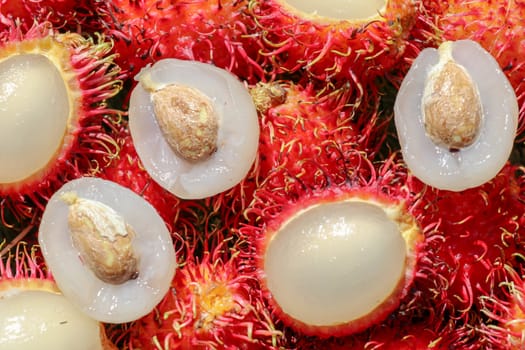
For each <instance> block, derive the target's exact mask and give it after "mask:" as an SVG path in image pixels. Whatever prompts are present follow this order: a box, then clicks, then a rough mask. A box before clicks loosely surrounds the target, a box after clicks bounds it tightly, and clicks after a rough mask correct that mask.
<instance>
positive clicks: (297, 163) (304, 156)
mask: <svg viewBox="0 0 525 350" xmlns="http://www.w3.org/2000/svg"><path fill="white" fill-rule="evenodd" d="M279 86H280V87H281V88H282V89H283V90H284V91H285V92H286V98H285V99H284V100H283V101H282V102H281V103H278V104H276V105H275V106H273V107H270V108H268V109H267V110H265V111H261V112H260V123H261V136H260V144H259V155H258V161H257V162H258V166H257V172H258V179H259V182H261V181H263V180H264V179H265V178H266V177H267V176H268V175H269V174H270V173H272V172H275V171H280V170H284V171H280V173H281V174H282V175H284V174H286V175H289V176H292V177H297V179H299V180H300V181H303V182H305V183H307V184H308V185H309V186H313V185H314V184H316V185H318V186H324V185H326V184H327V183H326V181H325V180H326V179H327V178H328V177H330V181H332V182H334V183H343V182H345V181H346V176H347V174H348V173H351V172H352V171H353V168H354V167H355V165H356V163H359V162H360V156H359V155H358V154H359V153H360V152H367V153H368V154H369V155H370V157H372V156H373V154H375V152H376V151H377V148H378V145H380V144H381V142H382V140H383V139H384V137H385V133H384V129H383V127H382V126H381V125H380V122H379V120H378V115H377V114H376V111H377V110H376V109H375V108H377V107H375V108H374V107H371V108H370V110H367V107H368V106H366V104H362V105H360V106H359V107H354V106H353V104H354V103H356V102H355V101H356V100H359V97H360V96H359V95H358V96H359V97H357V98H356V96H355V95H354V93H357V94H359V93H358V92H355V91H351V90H347V89H344V88H342V89H340V90H337V91H334V92H332V93H330V94H327V95H326V94H325V95H322V93H321V92H319V91H316V90H315V89H314V88H313V87H312V86H311V85H308V86H306V87H301V86H299V85H293V84H288V83H281V84H280V85H279ZM356 104H359V102H357V103H356ZM275 179H276V177H274V181H275Z"/></svg>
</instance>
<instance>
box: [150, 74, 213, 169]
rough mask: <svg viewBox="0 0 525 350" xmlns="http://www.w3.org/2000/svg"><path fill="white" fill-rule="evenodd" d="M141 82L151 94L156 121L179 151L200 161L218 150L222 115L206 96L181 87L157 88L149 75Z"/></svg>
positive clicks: (193, 159) (170, 85)
mask: <svg viewBox="0 0 525 350" xmlns="http://www.w3.org/2000/svg"><path fill="white" fill-rule="evenodd" d="M140 82H141V84H142V86H144V88H145V89H146V90H148V91H149V92H150V93H151V99H152V102H153V110H154V112H155V118H156V119H157V122H158V123H159V127H160V129H161V131H162V133H163V135H164V138H165V139H166V141H167V142H168V144H169V145H170V146H171V148H172V149H173V150H174V151H175V152H177V153H178V154H179V155H180V156H181V157H182V158H184V159H186V160H188V161H199V160H203V159H206V158H208V157H209V156H210V155H211V154H212V153H213V152H215V151H216V150H217V137H218V130H219V116H218V115H217V113H216V111H215V109H214V107H213V103H212V101H211V100H210V99H209V98H208V97H207V96H206V95H204V94H203V93H202V92H200V91H199V90H197V89H195V88H192V87H189V86H184V85H179V84H168V85H166V86H160V87H159V86H155V84H154V82H153V81H152V80H151V78H150V77H149V75H148V74H147V73H145V74H144V75H143V77H142V78H141V80H140Z"/></svg>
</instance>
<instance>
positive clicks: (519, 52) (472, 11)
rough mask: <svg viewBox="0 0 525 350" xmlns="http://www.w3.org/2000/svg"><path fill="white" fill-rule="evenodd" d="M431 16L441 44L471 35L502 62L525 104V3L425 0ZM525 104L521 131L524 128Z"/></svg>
mask: <svg viewBox="0 0 525 350" xmlns="http://www.w3.org/2000/svg"><path fill="white" fill-rule="evenodd" d="M423 4H424V6H425V7H428V9H427V10H428V11H427V17H428V18H430V22H432V23H433V30H434V33H429V34H430V35H429V37H431V38H433V39H434V41H435V42H437V43H438V44H439V43H441V42H442V41H447V40H450V41H454V40H462V39H470V40H473V41H476V42H478V43H479V44H480V45H481V46H482V47H483V48H484V49H485V50H487V51H488V52H489V53H490V54H492V56H494V58H495V59H496V60H497V62H498V63H499V65H500V67H501V69H502V70H503V72H504V73H505V75H506V77H507V78H508V79H509V81H510V83H511V85H512V87H513V88H514V90H515V92H516V96H517V97H518V102H519V105H520V106H523V105H524V104H525V65H524V64H523V61H522V57H523V53H524V52H525V46H524V42H525V34H524V33H525V24H524V22H523V16H525V3H523V1H516V0H492V1H483V0H474V1H470V0H453V1H446V2H444V1H432V0H425V1H423ZM524 115H525V110H524V109H523V107H522V108H521V111H520V124H519V134H521V133H522V132H523V131H524V128H525V126H524V123H523V119H524V118H525V116H524Z"/></svg>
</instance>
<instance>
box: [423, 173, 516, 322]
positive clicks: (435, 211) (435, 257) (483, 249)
mask: <svg viewBox="0 0 525 350" xmlns="http://www.w3.org/2000/svg"><path fill="white" fill-rule="evenodd" d="M413 191H418V189H417V187H415V186H414V187H413ZM422 201H424V203H425V206H424V215H421V224H422V225H423V226H425V225H433V226H434V229H433V230H432V231H431V232H429V234H428V235H427V239H426V240H425V246H424V248H423V249H424V250H425V258H424V259H421V262H420V269H419V276H420V277H421V278H416V280H415V282H414V284H415V287H416V288H417V289H418V290H419V291H420V292H421V293H422V294H423V295H426V296H427V298H428V299H429V300H432V301H433V304H434V307H435V310H436V313H437V314H438V315H439V316H438V317H450V318H452V319H456V320H465V319H468V318H470V317H472V315H471V314H472V312H479V311H480V310H481V306H480V305H481V302H480V298H481V297H483V296H488V295H491V294H492V293H493V291H494V290H495V288H497V287H498V285H499V284H500V283H502V282H505V281H506V280H507V270H506V269H505V265H507V264H511V265H512V264H513V263H514V261H515V259H516V255H519V254H521V252H522V251H523V244H524V242H523V237H524V234H525V232H524V231H523V227H524V226H523V215H522V214H523V212H524V210H525V204H524V201H523V170H522V169H521V168H520V167H517V166H515V165H511V164H507V165H506V166H505V167H504V168H503V169H502V171H501V172H500V173H499V174H498V175H497V176H496V177H495V178H494V179H492V180H491V181H489V182H488V183H486V184H484V185H483V186H480V187H476V188H472V189H469V190H465V191H462V192H452V191H444V190H435V189H430V188H428V187H427V188H426V190H425V193H424V195H423V197H422Z"/></svg>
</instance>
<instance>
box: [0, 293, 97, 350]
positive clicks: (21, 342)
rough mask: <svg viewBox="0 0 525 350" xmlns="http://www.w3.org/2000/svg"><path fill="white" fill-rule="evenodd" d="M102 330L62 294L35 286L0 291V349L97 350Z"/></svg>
mask: <svg viewBox="0 0 525 350" xmlns="http://www.w3.org/2000/svg"><path fill="white" fill-rule="evenodd" d="M102 336H103V331H102V329H101V325H100V323H99V322H97V321H96V320H94V319H92V318H90V317H88V316H87V315H85V314H84V313H82V312H80V311H79V310H78V308H77V307H76V306H74V305H73V304H72V303H71V302H70V301H69V300H67V299H66V298H65V297H64V296H63V295H61V294H56V293H51V292H47V291H39V290H25V291H22V290H15V291H12V290H7V291H2V292H0V348H2V349H3V350H11V349H13V350H14V349H16V350H23V349H56V350H69V349H78V350H84V349H85V350H99V349H104V347H103V342H104V339H103V337H102Z"/></svg>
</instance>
